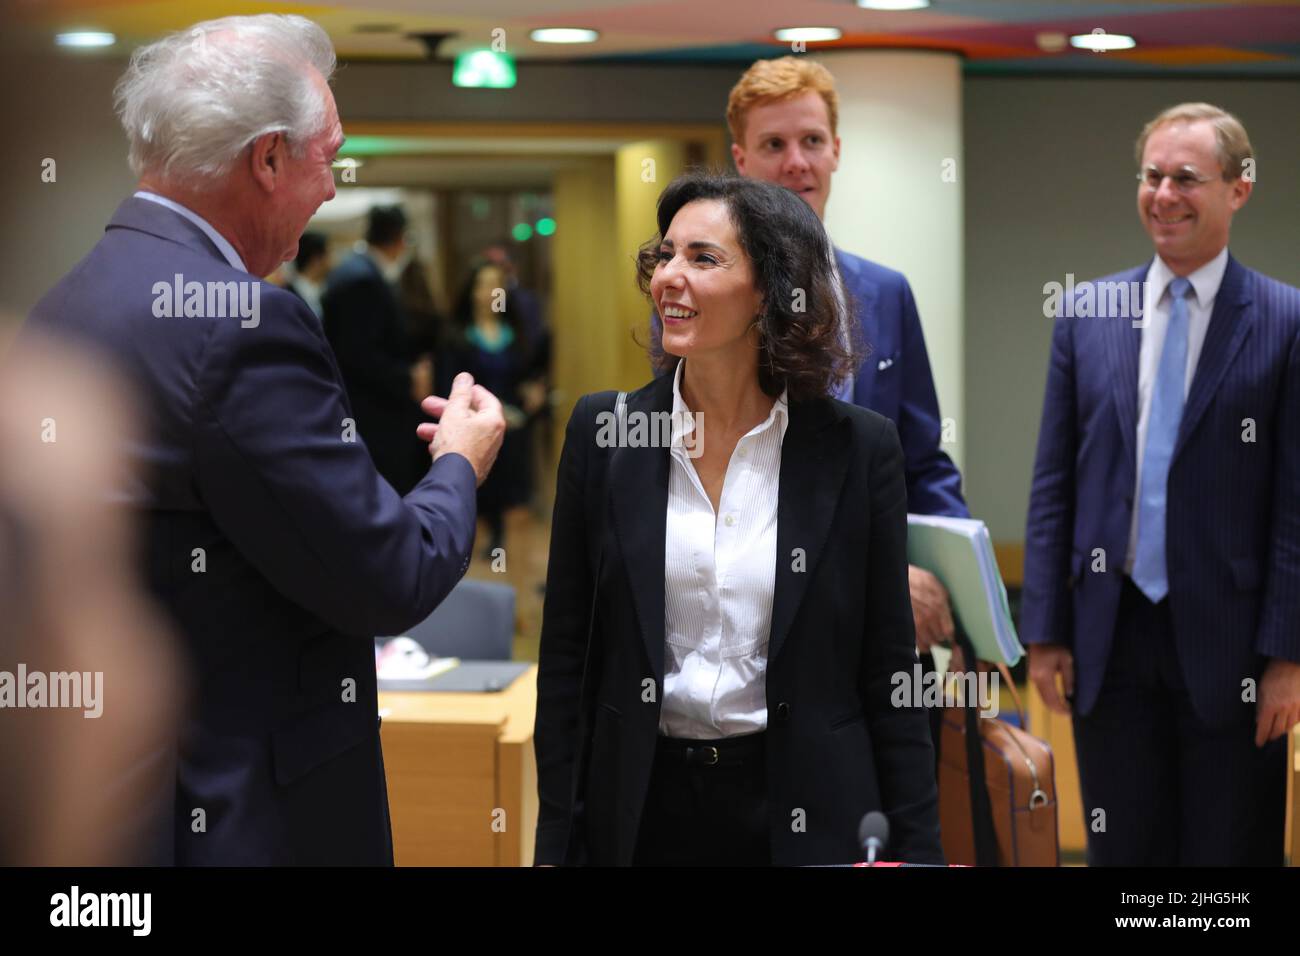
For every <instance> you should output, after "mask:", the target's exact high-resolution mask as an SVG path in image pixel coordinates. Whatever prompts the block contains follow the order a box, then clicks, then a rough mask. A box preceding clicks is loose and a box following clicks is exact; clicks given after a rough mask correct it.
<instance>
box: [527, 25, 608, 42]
mask: <svg viewBox="0 0 1300 956" xmlns="http://www.w3.org/2000/svg"><path fill="white" fill-rule="evenodd" d="M528 36H529V37H530V38H531V39H533V40H535V41H536V42H538V43H595V42H596V41H597V40H598V39H600V34H599V33H597V32H596V31H595V30H582V29H579V28H577V27H542V28H541V29H539V30H534V31H533V32H532V33H530V34H528Z"/></svg>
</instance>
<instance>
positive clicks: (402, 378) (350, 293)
mask: <svg viewBox="0 0 1300 956" xmlns="http://www.w3.org/2000/svg"><path fill="white" fill-rule="evenodd" d="M406 222H407V220H406V213H405V212H403V211H402V207H401V206H375V207H373V208H372V209H371V210H370V213H369V216H368V221H367V225H366V240H365V248H364V249H363V250H359V251H354V252H351V253H349V254H348V255H347V256H345V257H344V259H343V261H342V262H340V263H339V264H338V266H337V267H336V268H335V269H334V271H333V272H331V273H330V274H329V279H328V280H327V282H326V286H325V294H324V296H323V297H322V300H321V301H322V305H323V307H324V316H325V320H324V321H325V334H326V336H327V337H328V338H329V341H330V345H331V346H333V348H334V356H335V358H336V359H337V360H338V363H339V371H340V372H341V373H342V374H343V384H344V385H345V386H346V387H347V392H348V399H349V401H350V402H351V404H352V411H353V413H354V415H355V418H356V422H357V430H358V431H359V432H360V433H361V437H362V438H363V439H365V442H366V446H367V447H368V448H369V449H370V454H371V456H372V457H373V458H374V460H375V467H376V468H378V469H379V473H380V474H381V475H383V476H384V478H386V479H387V480H388V483H389V484H390V485H392V486H393V489H394V490H395V491H396V492H397V493H398V494H399V495H404V494H406V493H407V492H408V491H410V490H411V489H412V488H413V487H415V484H416V482H418V481H419V480H420V478H421V477H423V475H424V471H425V469H426V467H427V466H426V464H425V462H424V460H423V458H422V457H421V455H420V453H419V452H420V450H419V449H418V448H416V449H415V450H412V448H411V445H412V442H411V433H412V432H413V431H414V430H415V427H416V425H418V424H419V423H420V422H421V421H422V420H423V416H422V415H421V412H420V402H421V400H422V399H423V398H424V397H425V396H426V395H429V394H430V393H431V392H432V391H433V360H432V358H431V357H430V356H428V355H420V354H417V352H416V350H415V346H414V343H413V342H412V338H411V334H410V333H411V330H410V322H409V320H408V318H407V315H406V310H405V308H404V307H403V304H402V295H401V292H400V289H399V287H398V281H399V279H400V278H401V275H402V272H403V270H405V269H406V266H407V263H408V262H409V261H410V259H411V255H410V248H409V246H408V243H407V235H406Z"/></svg>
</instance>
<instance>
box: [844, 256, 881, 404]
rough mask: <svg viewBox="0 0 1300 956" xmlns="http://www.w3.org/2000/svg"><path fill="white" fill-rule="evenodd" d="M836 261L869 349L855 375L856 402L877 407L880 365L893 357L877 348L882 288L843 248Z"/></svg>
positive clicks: (850, 304)
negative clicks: (878, 307) (844, 252)
mask: <svg viewBox="0 0 1300 956" xmlns="http://www.w3.org/2000/svg"><path fill="white" fill-rule="evenodd" d="M835 262H836V264H837V265H838V266H839V270H840V281H841V282H843V283H844V291H845V293H846V294H847V295H848V296H849V309H850V311H851V313H852V314H853V316H854V317H855V318H856V319H857V325H858V327H857V332H858V334H859V336H861V339H862V344H863V345H864V346H865V352H866V354H865V355H864V357H863V359H862V365H861V366H859V368H858V372H857V375H856V376H854V384H853V401H854V404H855V405H862V406H864V407H866V408H874V407H876V406H875V403H874V402H873V398H874V393H875V387H876V372H877V371H879V368H878V364H879V362H880V361H881V359H885V358H888V357H889V356H887V355H880V354H878V352H877V351H876V343H877V342H879V341H880V336H879V332H878V329H879V323H878V322H877V321H876V299H877V297H878V294H879V291H880V287H879V286H877V285H876V284H875V283H874V282H870V281H868V280H866V279H864V278H862V276H861V275H860V274H859V273H858V268H857V264H856V263H854V262H853V261H852V260H851V259H849V258H848V257H847V256H845V255H844V254H843V253H842V252H841V251H840V250H839V249H836V250H835Z"/></svg>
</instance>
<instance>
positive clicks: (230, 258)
mask: <svg viewBox="0 0 1300 956" xmlns="http://www.w3.org/2000/svg"><path fill="white" fill-rule="evenodd" d="M135 198H136V199H147V200H149V201H150V202H156V203H157V204H158V205H160V206H166V207H167V208H168V209H170V210H171V211H172V212H174V213H178V214H179V215H181V216H183V217H185V218H186V219H188V220H189V221H190V222H192V223H194V225H196V226H198V227H199V228H200V229H202V230H203V234H204V235H205V236H207V237H208V238H209V239H211V240H212V244H213V245H214V246H216V247H217V251H218V252H220V253H221V254H222V256H224V257H225V259H226V261H227V262H229V263H230V264H231V265H232V266H234V267H235V268H236V269H238V270H239V271H240V272H247V271H248V267H247V266H245V265H244V260H243V259H241V258H240V257H239V253H238V252H236V251H235V247H234V246H232V245H231V244H230V241H229V240H228V239H227V238H226V237H225V236H223V235H222V234H221V233H219V232H217V230H215V229H213V228H212V223H210V222H208V221H207V220H206V219H204V218H203V217H202V216H200V215H199V214H198V213H196V212H195V211H194V210H193V209H187V208H186V207H185V206H182V205H181V204H180V203H178V202H176V201H174V200H171V199H168V198H167V197H166V196H159V195H158V194H157V193H151V192H149V191H148V190H146V189H138V190H136V193H135Z"/></svg>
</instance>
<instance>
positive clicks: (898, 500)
mask: <svg viewBox="0 0 1300 956" xmlns="http://www.w3.org/2000/svg"><path fill="white" fill-rule="evenodd" d="M658 226H659V235H658V236H657V237H656V238H655V240H654V241H653V242H651V243H649V244H647V245H646V246H645V247H644V248H643V249H642V252H641V256H640V260H639V279H640V283H641V287H642V289H643V290H644V291H646V292H647V293H648V294H649V296H650V299H651V300H652V303H653V306H654V309H655V312H656V313H657V315H658V316H659V317H661V319H662V333H661V335H660V336H659V340H658V341H657V342H656V343H655V345H654V347H653V350H652V351H653V353H654V356H655V359H656V361H657V362H658V363H659V365H660V367H661V369H662V370H663V371H664V372H665V374H663V375H661V376H660V377H659V378H658V379H656V380H655V381H654V382H651V383H650V384H649V385H646V386H645V387H644V388H642V389H640V390H639V391H636V392H633V393H632V394H630V395H627V396H626V397H625V400H623V399H624V397H623V396H621V395H620V396H615V395H614V394H613V393H600V394H595V395H588V396H585V397H584V398H582V399H581V400H580V401H579V402H578V404H577V407H576V408H575V409H574V412H573V416H572V418H571V419H570V420H569V425H568V431H567V433H566V436H565V443H564V451H563V454H562V456H561V460H560V466H559V479H558V487H557V490H556V501H555V516H554V522H553V527H552V532H551V553H550V564H549V568H548V576H547V592H546V605H545V609H544V613H543V623H542V638H541V661H540V672H539V675H538V682H537V725H536V735H535V739H536V750H537V774H538V790H539V797H540V812H539V819H538V826H537V848H536V861H537V862H538V863H540V864H557V863H580V862H587V863H592V864H598V865H601V864H603V865H619V864H652V865H653V864H660V865H695V864H703V865H768V864H778V865H799V864H829V863H848V862H852V861H853V860H855V859H857V858H858V854H859V850H858V843H857V831H858V824H859V821H860V820H861V818H862V816H863V815H864V814H866V813H868V812H870V811H872V810H881V811H884V813H885V814H886V815H887V816H888V817H889V819H890V823H891V824H892V829H893V839H892V841H891V845H890V850H889V856H890V857H891V858H893V859H899V860H906V861H910V862H926V863H938V862H942V851H941V850H940V847H939V825H938V798H937V791H936V787H935V777H934V756H933V752H932V750H931V744H930V735H929V730H928V725H927V721H926V717H925V714H924V711H922V710H921V709H920V708H915V707H913V706H912V695H911V694H908V695H906V699H904V700H902V701H901V706H895V705H894V699H896V698H897V697H900V696H902V695H896V694H895V688H896V686H897V677H896V675H900V674H901V675H904V679H905V680H911V679H913V671H912V668H913V665H914V664H915V663H916V652H915V639H914V634H913V626H912V610H911V603H910V599H909V597H908V585H907V554H906V543H907V496H906V491H905V485H904V475H903V456H902V451H901V449H900V446H899V442H898V436H897V432H896V431H895V428H894V425H893V423H892V422H890V421H889V420H888V419H885V418H882V417H881V416H879V415H877V414H875V413H874V412H871V411H868V410H866V409H863V408H858V407H856V406H853V405H847V404H844V403H842V402H839V401H835V400H834V399H831V398H829V397H828V393H829V391H830V389H831V388H832V385H833V383H834V382H835V381H837V380H839V379H840V378H841V377H843V376H844V375H845V374H847V373H850V372H852V371H853V369H854V362H855V361H856V353H855V350H854V344H853V343H852V342H851V341H849V340H848V339H847V338H846V336H845V335H844V333H843V331H842V330H843V329H844V328H846V326H847V322H846V318H845V316H846V315H847V311H846V303H845V300H844V294H843V290H842V288H841V287H840V285H839V282H838V279H837V276H836V273H835V269H834V265H833V260H832V251H831V245H830V242H829V240H828V239H827V237H826V233H825V231H824V229H823V228H822V225H821V222H820V221H819V220H818V218H817V216H816V214H815V213H814V212H813V211H812V210H811V209H810V208H809V207H808V205H807V204H806V203H805V202H803V200H801V199H799V198H798V197H797V196H796V195H795V194H793V193H791V192H789V191H787V190H785V189H783V188H781V187H779V186H775V185H772V184H770V183H766V182H760V181H758V180H750V179H740V178H736V177H732V176H715V175H709V174H688V175H686V176H683V177H681V178H679V179H677V180H675V181H674V182H673V183H672V184H670V185H669V186H668V188H667V189H666V190H664V193H663V195H662V196H660V198H659V210H658Z"/></svg>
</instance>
